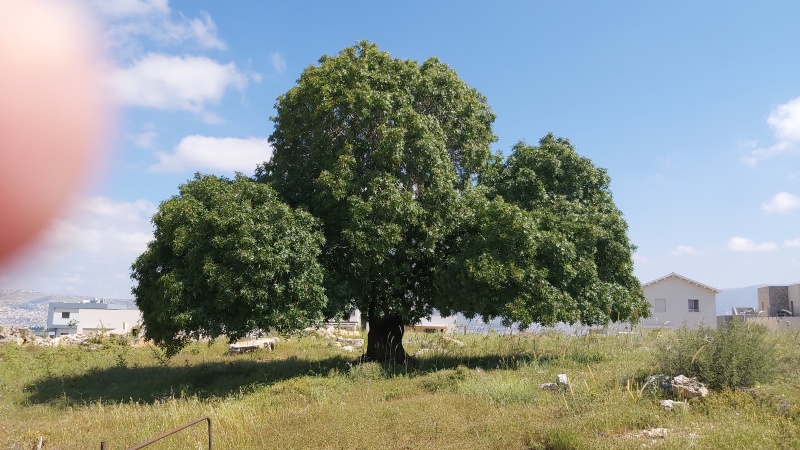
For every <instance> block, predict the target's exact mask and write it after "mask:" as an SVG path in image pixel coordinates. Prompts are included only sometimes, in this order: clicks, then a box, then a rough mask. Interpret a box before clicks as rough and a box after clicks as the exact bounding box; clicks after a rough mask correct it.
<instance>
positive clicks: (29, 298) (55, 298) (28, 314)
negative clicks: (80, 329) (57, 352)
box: [0, 289, 134, 328]
mask: <svg viewBox="0 0 800 450" xmlns="http://www.w3.org/2000/svg"><path fill="white" fill-rule="evenodd" d="M95 298H96V297H90V296H88V295H70V294H45V293H42V292H34V291H26V290H21V289H0V326H2V325H16V326H21V327H28V328H42V327H45V326H46V325H47V305H48V304H49V303H50V302H69V303H80V302H83V301H89V300H94V299H95ZM104 300H105V301H106V302H107V303H115V304H123V305H127V306H134V301H133V299H104Z"/></svg>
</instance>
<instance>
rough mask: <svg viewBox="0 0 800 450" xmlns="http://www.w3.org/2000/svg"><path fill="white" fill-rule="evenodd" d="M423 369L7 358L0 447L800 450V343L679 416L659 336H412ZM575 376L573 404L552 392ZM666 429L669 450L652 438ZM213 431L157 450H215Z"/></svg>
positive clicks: (219, 360)
mask: <svg viewBox="0 0 800 450" xmlns="http://www.w3.org/2000/svg"><path fill="white" fill-rule="evenodd" d="M406 338H407V339H406V340H407V344H406V346H407V349H408V350H409V351H410V352H411V353H416V352H419V355H420V356H419V364H418V365H417V366H416V367H413V368H411V367H405V366H402V367H383V366H380V365H377V364H375V363H367V364H359V363H358V362H357V356H354V355H353V354H349V353H345V352H343V351H341V350H339V349H337V348H335V347H332V346H331V345H329V344H328V343H327V342H325V341H322V340H313V339H310V338H307V337H303V338H293V339H290V340H289V341H282V342H280V343H279V345H278V348H277V349H276V351H274V352H267V351H263V352H257V353H252V354H247V355H239V356H227V355H225V350H226V346H225V343H223V342H220V343H216V344H213V345H211V346H208V345H206V344H194V345H192V346H190V347H188V348H187V349H185V350H184V351H183V352H182V353H180V354H179V355H177V356H176V357H174V358H173V359H172V360H169V361H167V360H165V359H164V358H163V357H161V355H160V354H159V352H158V350H157V349H151V348H147V347H146V348H140V349H131V348H127V347H122V346H115V345H111V346H109V347H106V348H103V349H99V350H86V349H80V348H56V349H43V348H27V347H25V348H20V347H17V346H15V345H5V346H0V411H1V412H0V446H1V447H3V448H14V449H30V448H33V447H34V446H35V444H36V442H38V439H39V437H40V436H41V437H43V439H44V448H45V449H91V448H99V447H100V442H101V441H106V442H107V443H108V448H110V449H122V448H127V447H130V446H132V445H134V444H136V443H138V442H141V441H144V440H146V439H148V438H150V437H151V436H154V435H156V434H159V433H161V432H163V431H165V430H167V429H169V428H171V427H174V426H177V425H180V424H183V423H185V422H188V421H191V420H193V419H196V418H199V417H201V416H205V415H208V416H210V417H211V418H212V421H213V429H214V446H215V448H217V449H228V448H231V449H249V448H252V449H290V448H296V449H306V448H308V449H339V448H379V449H395V448H396V449H413V448H432V447H435V448H439V449H451V448H452V449H463V448H487V449H492V448H496V449H534V448H539V449H569V448H637V449H638V448H642V447H645V448H669V449H673V448H674V449H684V448H800V425H799V424H798V420H800V384H798V382H797V379H798V374H799V373H798V370H800V350H798V349H800V345H798V344H800V340H798V336H797V335H793V334H775V335H771V337H770V338H771V339H774V340H775V346H776V348H780V349H782V353H781V360H782V365H781V367H780V371H779V372H780V374H779V377H778V378H777V380H776V381H774V382H773V383H771V384H769V385H765V386H760V387H757V388H755V389H753V390H751V391H746V392H716V393H712V395H711V396H710V397H709V398H707V399H706V400H704V401H696V402H692V404H691V406H690V407H689V408H688V409H687V410H674V411H671V412H666V411H664V410H663V409H661V407H660V406H659V399H658V398H656V397H655V396H647V395H644V394H643V392H642V390H641V387H642V386H641V383H642V380H643V377H644V376H645V375H647V374H649V373H652V367H653V366H654V361H653V359H652V355H653V353H654V349H655V348H656V347H657V344H658V339H668V335H667V336H662V337H660V338H656V337H654V336H649V335H647V336H645V335H620V336H583V337H576V336H565V335H560V334H544V335H531V336H499V335H464V336H462V335H459V336H456V338H458V339H460V340H463V341H464V343H465V345H464V346H458V345H456V344H454V343H452V342H448V341H445V340H443V339H442V338H441V337H440V336H436V335H423V334H417V335H411V334H409V335H407V336H406ZM558 373H566V374H568V375H569V378H570V381H571V388H570V389H568V390H564V391H555V392H552V391H545V390H541V389H539V385H540V384H541V383H545V382H549V381H554V380H555V376H556V374H558ZM655 428H666V429H668V432H667V434H666V437H649V436H647V435H645V434H643V432H644V431H645V430H650V429H655ZM205 447H206V434H205V429H204V425H202V424H200V425H198V426H196V427H193V428H191V429H188V430H186V431H185V432H182V433H180V434H178V435H176V436H174V437H172V438H169V439H167V440H165V441H162V442H161V443H159V444H155V445H153V446H151V447H148V449H150V448H152V449H158V448H161V449H183V448H185V449H202V448H205Z"/></svg>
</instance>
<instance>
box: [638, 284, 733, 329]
mask: <svg viewBox="0 0 800 450" xmlns="http://www.w3.org/2000/svg"><path fill="white" fill-rule="evenodd" d="M642 290H643V291H644V295H645V297H646V298H647V301H649V302H650V311H651V314H652V316H651V317H650V318H649V319H644V320H642V322H641V326H644V327H659V326H662V325H664V323H666V322H669V323H668V324H667V325H666V327H665V328H680V327H681V326H682V325H684V324H685V325H686V326H688V327H690V328H695V327H699V326H700V325H705V326H707V327H709V328H716V327H717V312H716V311H717V294H716V292H714V291H712V290H710V289H707V288H704V287H702V286H698V285H697V284H694V283H691V282H689V281H686V280H684V279H682V278H680V277H676V276H672V277H667V278H664V279H662V280H660V281H657V282H654V283H651V284H648V285H646V286H643V287H642ZM690 299H691V300H697V301H698V302H697V303H698V306H699V311H697V312H690V311H689V300H690ZM657 300H663V302H660V301H657ZM657 303H661V304H662V305H663V306H664V309H665V311H656V304H657Z"/></svg>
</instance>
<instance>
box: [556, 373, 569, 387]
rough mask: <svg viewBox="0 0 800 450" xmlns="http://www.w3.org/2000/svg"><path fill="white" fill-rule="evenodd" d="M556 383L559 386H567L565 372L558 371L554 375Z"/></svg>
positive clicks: (567, 379)
mask: <svg viewBox="0 0 800 450" xmlns="http://www.w3.org/2000/svg"><path fill="white" fill-rule="evenodd" d="M556 384H558V385H559V386H561V387H568V386H569V378H567V374H565V373H560V374H558V375H556Z"/></svg>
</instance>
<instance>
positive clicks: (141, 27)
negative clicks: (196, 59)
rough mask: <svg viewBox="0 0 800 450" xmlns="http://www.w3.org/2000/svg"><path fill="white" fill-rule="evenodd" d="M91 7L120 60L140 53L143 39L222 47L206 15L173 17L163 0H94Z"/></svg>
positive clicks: (214, 27)
mask: <svg viewBox="0 0 800 450" xmlns="http://www.w3.org/2000/svg"><path fill="white" fill-rule="evenodd" d="M92 5H93V7H94V8H95V10H96V11H97V12H99V13H100V15H102V16H103V17H104V18H105V19H106V39H107V40H108V42H109V43H110V45H111V47H112V48H113V49H114V53H115V54H117V55H120V56H122V57H132V56H135V55H137V54H138V53H141V49H142V43H141V40H143V39H147V40H149V41H152V42H153V43H155V44H160V45H185V44H187V43H192V44H195V45H197V46H199V47H200V48H204V49H216V50H224V49H225V48H226V46H225V43H224V42H222V41H221V40H220V39H219V37H218V36H217V26H216V24H215V23H214V21H213V20H212V19H211V16H209V15H208V13H206V12H201V13H200V15H199V17H186V16H185V15H183V14H181V13H177V14H173V12H172V11H171V9H170V7H169V2H168V1H167V0H98V1H94V2H92Z"/></svg>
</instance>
